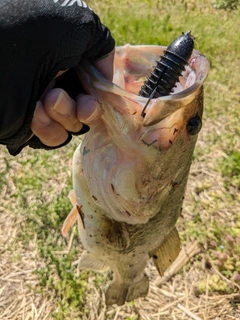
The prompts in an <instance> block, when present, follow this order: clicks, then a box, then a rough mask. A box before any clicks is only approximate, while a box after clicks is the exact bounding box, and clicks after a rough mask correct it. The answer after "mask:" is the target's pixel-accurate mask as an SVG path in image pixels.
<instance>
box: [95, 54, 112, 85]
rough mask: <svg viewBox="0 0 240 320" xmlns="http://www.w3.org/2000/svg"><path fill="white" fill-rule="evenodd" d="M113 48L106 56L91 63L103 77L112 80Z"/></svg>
mask: <svg viewBox="0 0 240 320" xmlns="http://www.w3.org/2000/svg"><path fill="white" fill-rule="evenodd" d="M114 53H115V49H113V50H112V51H111V52H110V53H109V54H108V55H107V57H106V58H103V59H100V60H98V61H96V62H94V63H93V65H94V66H95V67H96V68H97V69H98V70H99V71H100V72H101V73H102V74H103V75H104V77H105V78H106V79H107V80H109V81H112V79H113V60H114Z"/></svg>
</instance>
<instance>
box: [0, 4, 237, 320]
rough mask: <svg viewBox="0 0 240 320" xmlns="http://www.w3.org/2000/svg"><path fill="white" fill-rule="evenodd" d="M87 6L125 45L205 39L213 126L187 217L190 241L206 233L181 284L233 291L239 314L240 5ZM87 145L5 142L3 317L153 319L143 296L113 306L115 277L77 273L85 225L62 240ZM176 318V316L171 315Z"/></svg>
mask: <svg viewBox="0 0 240 320" xmlns="http://www.w3.org/2000/svg"><path fill="white" fill-rule="evenodd" d="M88 3H89V4H90V6H91V7H92V8H93V9H94V10H95V11H96V13H98V14H99V15H100V17H101V19H102V22H103V23H104V24H106V25H107V26H109V28H110V29H111V31H112V34H113V36H114V37H115V39H116V44H117V45H123V44H125V43H131V44H159V45H168V44H169V43H170V42H171V41H172V40H173V39H175V38H176V37H177V36H179V35H180V34H181V32H182V31H184V32H186V31H187V30H191V31H192V33H193V34H194V35H195V37H196V46H195V47H196V49H198V50H200V51H201V52H203V53H204V54H205V55H206V56H207V58H208V59H209V61H210V63H211V70H210V72H209V76H208V79H207V81H206V83H205V113H204V119H203V123H204V126H203V129H202V131H201V133H200V135H199V141H198V144H197V147H196V149H195V153H194V159H193V165H192V169H191V174H190V177H189V184H188V190H187V193H186V197H185V204H184V209H183V215H182V218H181V219H180V220H179V223H178V228H179V230H180V233H181V238H182V242H183V244H186V243H188V242H189V241H193V240H194V239H197V240H198V242H199V243H200V245H201V246H202V252H201V253H200V254H199V255H198V256H197V257H195V258H194V259H193V260H192V261H191V262H190V263H188V265H186V267H185V268H184V269H183V270H182V272H181V273H180V274H179V275H178V277H179V278H178V277H177V278H176V279H177V280H176V281H179V288H182V287H181V286H182V285H183V283H184V281H189V287H191V288H192V289H191V290H190V291H191V294H190V293H189V297H188V300H189V301H191V299H192V301H195V300H194V299H195V298H196V297H198V296H201V295H202V296H203V295H204V294H205V295H206V292H207V294H208V295H209V298H208V299H210V297H211V296H212V297H214V296H216V297H217V298H216V299H218V300H221V296H223V297H224V295H229V297H230V298H229V299H228V300H226V301H230V302H231V311H229V310H228V312H231V314H232V316H236V315H238V314H237V312H238V311H236V310H238V304H239V303H240V302H239V301H238V300H237V299H236V298H235V294H237V293H239V289H240V265H239V255H240V192H239V191H240V139H239V138H240V126H239V123H240V86H239V83H240V58H239V52H240V41H239V36H238V33H237V32H235V31H234V30H238V29H239V27H240V22H239V21H240V11H239V8H238V9H234V10H233V8H235V7H236V5H239V3H238V1H220V0H219V1H203V0H198V1H191V0H189V1H174V0H171V1H167V2H166V1H161V0H159V1H156V0H149V1H137V0H132V1H131V2H129V1H127V0H121V1H118V2H116V1H114V0H105V1H98V2H97V3H96V2H95V1H89V2H88ZM221 8H222V9H221ZM78 143H79V138H74V141H73V142H71V143H70V144H69V145H68V146H67V147H64V148H63V149H61V150H55V151H51V152H46V151H36V150H30V149H26V150H24V151H23V152H22V154H20V155H19V156H17V157H16V158H13V157H11V156H9V155H8V154H7V152H6V151H5V149H4V147H1V149H0V151H1V154H0V193H1V198H2V201H1V203H0V212H1V217H2V218H1V228H0V248H1V251H0V252H1V260H0V261H1V262H0V265H1V269H0V281H1V282H0V283H1V285H0V288H2V291H1V290H0V301H1V303H2V304H0V318H1V317H2V319H13V318H14V317H13V314H14V312H17V310H19V311H18V312H19V315H17V313H16V314H14V316H16V318H14V319H23V310H25V309H26V310H27V311H26V315H25V319H26V320H27V319H28V316H27V315H29V319H38V318H37V314H39V319H45V318H44V317H46V319H57V320H61V319H91V317H92V313H93V312H95V314H98V315H99V317H100V315H101V314H102V318H99V319H132V320H133V319H134V320H135V319H147V318H145V314H144V308H142V309H141V308H140V307H139V306H138V305H137V302H136V304H135V303H133V304H129V305H128V306H127V307H126V308H125V309H123V311H122V312H123V313H121V310H120V311H119V310H118V309H114V308H113V309H110V311H109V310H108V311H107V310H106V309H104V308H105V307H104V304H103V302H102V301H103V300H102V290H104V288H105V286H106V283H108V282H109V276H110V275H109V274H103V275H101V274H100V275H97V274H94V273H86V272H81V273H80V274H77V275H76V271H75V270H74V269H73V268H72V267H71V262H72V261H75V260H77V259H78V257H79V255H80V253H81V250H82V249H81V244H80V243H79V240H78V237H77V231H76V228H75V229H73V231H72V234H71V235H70V238H68V240H67V241H65V240H64V239H63V238H62V237H61V234H60V229H61V226H62V223H63V221H64V218H65V217H66V216H67V214H68V212H69V210H70V208H71V205H70V203H69V201H68V199H67V194H68V192H69V191H70V190H71V188H72V187H71V158H72V155H73V152H74V150H75V148H76V146H77V144H78ZM69 241H70V242H71V245H69ZM16 270H17V272H19V273H20V272H25V276H24V277H23V278H20V279H22V280H21V286H24V288H25V289H21V290H23V291H21V290H20V287H19V286H20V285H19V286H18V282H16V281H15V282H9V281H10V280H9V281H7V282H6V279H12V278H13V279H15V278H14V277H15V276H14V275H15V274H16ZM23 274H24V273H23ZM26 275H27V276H26ZM186 275H188V279H189V280H186V277H187V276H186ZM10 276H11V277H10ZM184 277H185V278H184ZM28 279H29V280H28ZM184 279H185V280H184ZM16 280H19V277H17V278H16ZM190 280H191V281H190ZM19 281H20V280H19ZM174 281H175V280H174ZM19 283H20V282H19ZM173 283H174V282H173ZM13 284H14V285H13ZM171 284H172V283H170V284H169V285H171ZM185 289H186V288H185ZM179 290H180V289H179ZM21 292H22V296H21ZM28 296H29V297H32V298H31V299H32V300H31V301H33V302H32V303H33V305H34V308H35V309H36V310H37V311H34V310H35V309H34V308H33V306H32V305H31V304H30V303H29V304H27V302H26V307H24V308H25V309H24V308H23V307H21V308H20V305H21V306H23V300H21V301H20V300H19V299H20V298H21V297H22V299H25V300H26V299H27V298H26V297H28ZM13 297H16V299H15V301H16V303H17V302H18V300H19V301H20V302H18V303H19V305H17V304H16V306H19V307H15V309H14V308H13V307H11V303H12V301H13ZM96 297H97V298H96ZM232 297H234V298H232ZM168 299H169V298H168ZM25 300H24V301H25ZM160 300H161V299H160V298H159V301H160ZM26 301H27V300H26ZM159 301H158V304H159V303H160V302H159ZM164 303H166V304H167V303H169V300H166V301H165V300H164ZM150 304H151V303H150V302H149V305H150ZM158 304H157V303H156V304H154V303H153V305H154V306H155V310H153V309H154V308H153V307H152V309H151V312H150V310H148V311H146V314H148V315H149V319H157V318H156V317H155V316H153V315H152V314H156V313H157V310H158V309H159V305H158ZM196 304H197V302H196ZM1 306H3V307H1ZM24 306H25V305H24ZM147 306H148V305H145V307H146V309H145V310H147V308H148V307H147ZM11 308H12V309H11ZM169 308H170V309H169V310H170V311H171V310H172V309H171V307H169ZM205 308H206V309H204V310H205V311H204V312H205V313H204V315H205V317H206V318H207V319H214V313H213V311H214V310H212V307H211V305H210V307H205ZM229 308H230V307H229ZM6 310H9V318H8V315H7V311H6ZM29 310H30V311H29ZM217 310H218V309H217V307H216V312H217ZM170 311H169V312H170ZM34 312H35V313H34ZM117 312H119V313H118V314H117ZM171 312H172V311H171ZM175 312H176V310H175ZM178 312H180V311H179V310H178ZM199 312H200V311H199ZM202 312H203V311H202ZM182 314H183V313H176V314H175V318H177V319H180V317H181V316H182ZM239 317H240V313H239ZM172 318H173V315H172V314H171V313H170V314H169V315H168V316H167V317H166V319H172ZM163 319H164V318H163ZM222 319H225V317H224V316H223V318H222Z"/></svg>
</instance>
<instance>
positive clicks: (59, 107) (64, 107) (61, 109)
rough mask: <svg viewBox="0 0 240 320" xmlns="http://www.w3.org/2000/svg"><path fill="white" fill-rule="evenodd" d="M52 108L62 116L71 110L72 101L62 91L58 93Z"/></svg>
mask: <svg viewBox="0 0 240 320" xmlns="http://www.w3.org/2000/svg"><path fill="white" fill-rule="evenodd" d="M52 110H53V111H55V112H57V113H59V114H61V115H62V116H68V115H69V114H70V113H71V112H72V101H71V100H70V98H69V97H68V96H67V94H66V93H65V92H64V91H61V92H60V93H59V95H58V97H57V100H56V102H55V103H54V105H53V107H52Z"/></svg>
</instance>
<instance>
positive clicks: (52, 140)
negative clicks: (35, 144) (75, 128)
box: [31, 102, 68, 147]
mask: <svg viewBox="0 0 240 320" xmlns="http://www.w3.org/2000/svg"><path fill="white" fill-rule="evenodd" d="M31 130H32V132H33V133H34V134H35V135H36V136H37V137H38V138H39V139H40V141H41V142H42V143H43V144H45V145H47V146H50V147H56V146H59V145H61V144H63V143H64V142H65V141H66V140H67V138H68V132H67V131H66V130H65V129H64V128H63V126H62V125H61V124H59V123H57V122H56V121H54V120H52V119H51V118H50V117H49V116H48V114H47V113H46V111H45V109H44V106H43V104H42V103H41V102H38V103H37V106H36V109H35V112H34V116H33V119H32V124H31Z"/></svg>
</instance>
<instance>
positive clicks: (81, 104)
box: [77, 94, 100, 125]
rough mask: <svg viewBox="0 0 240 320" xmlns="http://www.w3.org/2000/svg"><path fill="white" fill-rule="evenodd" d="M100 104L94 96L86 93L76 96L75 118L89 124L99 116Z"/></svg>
mask: <svg viewBox="0 0 240 320" xmlns="http://www.w3.org/2000/svg"><path fill="white" fill-rule="evenodd" d="M99 107H100V105H99V102H98V101H97V99H96V98H94V97H93V96H90V95H86V94H80V95H78V97H77V118H78V120H79V121H80V122H82V123H85V124H87V125H91V124H92V123H93V122H94V121H95V119H97V118H98V117H99V112H100V108H99Z"/></svg>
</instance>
